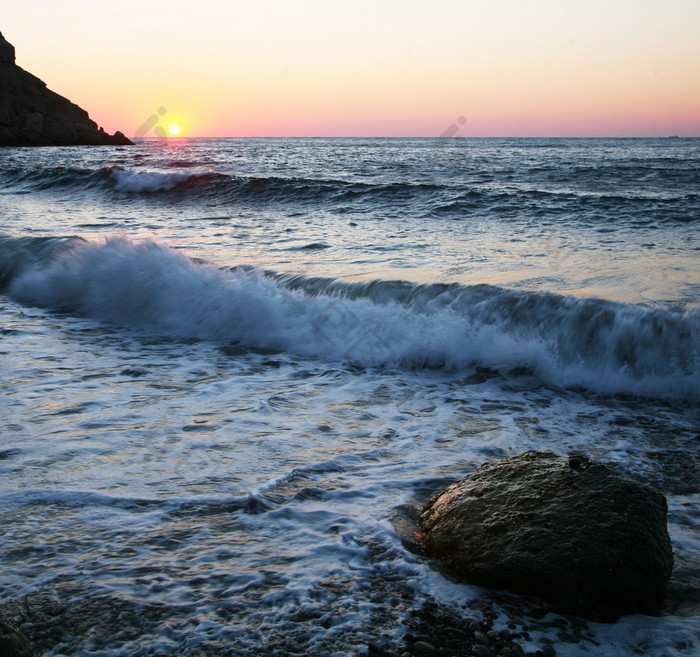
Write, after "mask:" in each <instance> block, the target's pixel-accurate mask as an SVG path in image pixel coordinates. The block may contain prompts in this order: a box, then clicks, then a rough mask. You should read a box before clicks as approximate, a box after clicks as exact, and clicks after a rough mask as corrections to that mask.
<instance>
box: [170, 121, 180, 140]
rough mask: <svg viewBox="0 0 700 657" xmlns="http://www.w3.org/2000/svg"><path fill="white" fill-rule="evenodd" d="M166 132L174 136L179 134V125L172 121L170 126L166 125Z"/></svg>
mask: <svg viewBox="0 0 700 657" xmlns="http://www.w3.org/2000/svg"><path fill="white" fill-rule="evenodd" d="M168 132H169V133H170V134H171V135H172V136H173V137H174V136H175V135H179V134H180V126H179V125H177V124H176V123H173V124H172V125H171V126H168Z"/></svg>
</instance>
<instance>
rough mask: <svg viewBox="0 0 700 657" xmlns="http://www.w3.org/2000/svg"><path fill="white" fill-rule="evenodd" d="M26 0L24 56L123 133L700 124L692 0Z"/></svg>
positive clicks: (430, 132)
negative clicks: (32, 1) (156, 123)
mask: <svg viewBox="0 0 700 657" xmlns="http://www.w3.org/2000/svg"><path fill="white" fill-rule="evenodd" d="M13 4H14V5H15V6H14V7H12V8H3V10H2V23H1V24H0V30H2V32H3V34H4V35H5V37H6V38H7V39H8V40H9V41H10V42H12V43H13V44H14V45H15V46H16V48H17V56H18V64H19V65H20V66H22V67H23V68H25V69H27V70H28V71H30V72H32V73H34V74H35V75H37V76H38V77H40V78H42V79H43V80H44V81H45V82H46V83H47V84H48V85H49V87H50V88H52V89H53V90H55V91H57V92H58V93H61V94H62V95H64V96H67V97H68V98H70V99H71V100H73V101H74V102H76V103H78V104H80V105H81V106H82V107H84V108H85V109H87V110H88V111H89V112H90V115H91V117H92V118H93V119H94V120H96V121H97V122H98V123H99V124H100V125H103V126H104V127H105V128H106V129H108V130H109V131H114V130H117V129H119V130H122V131H124V132H125V133H126V134H127V135H133V134H135V132H136V131H137V129H138V127H139V126H140V125H141V124H142V123H143V122H144V121H145V120H146V119H147V118H148V117H149V116H151V115H152V114H153V113H154V112H156V110H157V109H158V107H161V106H162V107H165V108H166V109H167V112H166V115H165V116H164V117H163V118H162V122H163V123H164V124H169V123H177V124H179V125H180V126H181V128H182V133H181V134H182V135H183V136H437V135H439V134H441V133H442V132H443V131H444V130H445V129H446V128H447V127H448V126H449V125H451V124H453V123H454V122H455V121H456V119H457V117H458V116H465V117H466V119H467V121H466V123H465V124H464V125H463V126H460V133H459V134H462V135H463V136H668V135H680V136H700V75H699V74H698V71H699V70H700V39H698V36H697V35H698V34H700V3H699V2H697V0H671V1H669V2H667V3H660V2H653V1H651V0H616V2H614V3H610V2H609V1H608V0H606V1H605V2H603V1H602V0H590V1H589V2H587V3H585V4H584V3H573V2H567V1H564V0H560V1H559V2H554V1H553V0H541V1H540V2H538V3H526V2H520V1H517V2H516V0H500V1H499V2H485V1H481V0H473V1H471V2H468V3H465V2H456V1H453V0H449V1H448V0H435V1H434V2H433V3H430V6H428V3H425V2H418V1H417V0H414V1H411V0H403V1H402V2H398V1H396V0H385V1H384V2H379V1H378V0H373V1H372V2H370V1H369V0H356V1H355V2H354V3H352V6H345V5H343V6H340V5H330V4H329V3H327V2H321V1H320V0H297V1H296V2H292V3H290V2H283V1H282V0H268V1H267V2H265V3H246V4H245V5H244V6H236V5H237V4H238V3H225V2H222V1H221V0H200V1H199V2H198V3H192V2H189V1H188V2H184V1H182V0H172V1H171V2H168V3H162V2H151V3H143V2H135V1H134V0H122V2H121V3H120V5H119V7H118V9H115V7H114V6H113V5H102V4H98V3H89V2H87V1H86V0H66V1H65V2H62V3H50V4H49V3H46V6H44V7H43V8H42V12H41V19H40V20H37V11H36V7H35V6H34V5H31V6H30V5H27V4H26V3H13ZM57 26H60V29H57Z"/></svg>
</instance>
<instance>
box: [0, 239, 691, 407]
mask: <svg viewBox="0 0 700 657" xmlns="http://www.w3.org/2000/svg"><path fill="white" fill-rule="evenodd" d="M0 282H3V283H4V284H5V286H6V287H7V292H8V293H9V294H10V295H11V296H12V297H13V298H14V299H16V300H18V301H20V302H23V303H27V304H35V305H37V306H41V307H45V308H51V309H61V310H64V311H70V312H75V313H79V314H82V315H85V316H89V317H91V318H95V319H97V320H101V321H105V322H110V323H113V324H116V325H119V326H122V327H125V328H128V329H131V330H136V331H140V332H145V333H148V334H149V335H159V336H169V337H178V338H198V339H205V340H216V341H226V342H234V343H236V344H238V345H241V346H242V347H246V348H250V349H275V350H281V351H285V352H289V353H293V354H298V355H303V356H309V357H316V358H321V359H330V360H341V361H350V362H352V363H355V364H357V365H360V366H364V367H407V368H434V369H443V370H446V371H454V372H459V371H460V370H464V369H466V368H469V367H472V366H475V365H481V366H486V367H489V368H492V369H495V370H498V371H500V372H502V373H509V372H510V373H513V371H514V370H516V371H517V372H519V373H521V374H522V373H523V372H526V373H527V374H528V375H530V376H535V377H537V378H539V379H540V380H542V381H544V382H546V383H548V384H552V385H558V386H562V387H571V386H578V387H584V388H587V389H589V390H593V391H596V392H601V393H626V394H638V395H645V396H651V397H660V398H683V399H689V400H697V399H698V398H700V310H698V309H693V310H688V311H685V312H680V311H673V310H670V309H666V308H658V307H648V306H641V305H630V304H623V303H617V302H612V301H607V300H603V299H595V298H577V297H571V296H562V295H558V294H551V293H542V292H521V291H514V290H508V289H503V288H499V287H494V286H491V285H473V286H463V285H458V284H432V285H420V284H415V283H408V282H401V281H386V280H376V281H369V282H360V283H357V282H354V283H349V282H346V281H342V280H338V279H332V278H312V277H306V276H292V275H285V274H276V273H274V272H264V271H261V270H259V269H255V268H250V267H243V268H238V267H234V268H231V269H219V268H216V267H214V266H211V265H208V264H206V263H202V262H198V261H194V260H192V259H190V258H188V257H186V256H184V255H182V254H181V253H179V252H176V251H174V250H172V249H170V248H168V247H167V246H165V245H163V244H160V243H157V242H154V241H151V240H144V241H132V240H130V239H129V238H127V237H126V236H116V237H112V238H109V239H107V240H105V241H102V242H87V241H84V240H82V239H80V238H13V237H2V238H0Z"/></svg>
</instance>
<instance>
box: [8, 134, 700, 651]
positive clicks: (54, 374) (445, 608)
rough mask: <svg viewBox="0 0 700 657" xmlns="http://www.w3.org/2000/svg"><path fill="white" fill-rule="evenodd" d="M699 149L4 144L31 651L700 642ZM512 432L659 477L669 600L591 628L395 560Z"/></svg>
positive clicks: (14, 519)
mask: <svg viewBox="0 0 700 657" xmlns="http://www.w3.org/2000/svg"><path fill="white" fill-rule="evenodd" d="M699 164H700V144H698V140H693V139H620V140H613V139H600V140H595V139H571V140H567V139H552V140H544V139H519V140H518V139H512V140H507V139H493V140H489V139H484V140H470V139H459V138H455V139H366V140H363V139H296V140H295V139H241V140H236V139H221V140H205V139H202V140H184V139H183V140H180V139H177V140H142V141H140V142H139V143H138V144H137V145H136V146H135V147H133V148H89V147H79V148H61V149H52V148H42V149H3V150H2V151H0V217H2V226H1V227H0V295H1V296H0V315H1V316H2V328H1V329H0V362H1V363H2V368H1V370H0V377H2V386H3V393H4V395H3V396H4V401H3V406H2V419H3V426H4V429H3V433H2V438H1V439H0V441H1V442H0V472H1V473H2V477H1V478H0V482H1V483H0V516H1V517H2V520H1V521H0V522H1V523H2V524H1V527H2V532H3V535H2V541H1V542H0V553H1V554H2V560H3V561H2V562H3V564H4V565H5V568H4V569H3V572H2V573H1V574H0V591H2V594H3V596H2V599H3V604H2V609H3V610H4V611H5V612H6V613H7V614H8V615H10V616H12V617H14V618H17V617H21V618H22V619H23V621H24V624H25V630H26V632H27V633H28V634H30V635H32V637H34V640H35V641H36V642H37V645H38V646H39V648H40V649H41V651H42V654H47V655H49V654H51V655H95V656H96V655H109V656H114V657H116V656H118V655H173V654H177V655H193V656H194V655H297V654H298V655H304V654H311V655H338V656H341V655H361V654H370V655H380V654H382V655H388V654H391V651H396V653H397V654H401V652H402V651H403V649H404V648H405V647H406V646H409V647H410V645H411V642H412V641H414V640H415V639H416V636H419V638H420V631H419V630H417V629H416V628H417V623H418V620H417V619H420V618H421V617H423V616H424V615H425V614H427V613H430V614H433V615H434V617H435V618H436V619H438V620H436V621H435V622H436V623H437V622H443V623H444V624H447V625H450V624H451V625H455V624H456V623H459V622H460V620H459V619H466V620H465V622H467V624H468V623H469V622H473V621H474V620H476V621H479V622H482V623H484V626H486V625H488V627H489V628H492V629H493V630H494V631H505V630H507V631H508V632H510V633H511V635H512V637H513V641H514V642H515V643H517V644H518V645H520V646H521V647H522V648H523V650H525V651H526V652H528V651H530V652H534V651H536V650H538V649H542V648H543V647H544V646H552V647H554V648H555V650H556V654H558V655H571V656H572V657H575V656H578V655H611V656H617V655H620V656H628V655H635V654H645V655H654V656H658V657H661V656H662V655H664V656H665V657H675V656H686V655H696V654H699V653H700V622H699V621H698V618H699V615H700V530H699V522H700V513H699V511H698V509H699V507H698V503H699V502H700V498H699V494H700V460H699V457H698V438H699V437H700V423H699V422H698V420H699V419H700V418H699V415H700V413H699V410H700V404H699V402H700V233H698V230H697V225H698V221H699V220H700V195H699V194H698V189H700V184H699V183H700V175H699V174H698V171H700V167H699V166H698V165H699ZM526 449H550V450H553V451H555V452H558V453H561V454H568V453H570V452H573V451H580V452H585V453H587V454H589V455H590V456H592V457H594V458H597V459H599V460H601V461H604V462H606V463H608V464H610V465H611V466H612V467H614V468H615V469H617V470H618V471H620V472H622V473H624V474H627V475H629V476H632V477H634V478H636V479H638V480H641V481H643V482H645V483H648V484H651V485H653V486H656V487H657V488H659V489H660V490H661V491H662V492H663V493H664V494H665V495H666V497H667V500H668V503H669V532H670V535H671V539H672V542H673V548H674V556H675V563H676V566H675V570H674V574H673V576H672V580H671V583H670V585H669V595H668V600H667V604H666V607H665V609H664V612H663V615H661V616H659V617H648V616H641V615H639V616H627V617H623V618H622V619H620V620H619V621H618V622H617V623H612V624H595V623H583V622H581V621H579V620H578V619H573V618H567V617H560V616H558V615H557V614H555V613H553V612H549V611H546V610H545V611H543V610H542V609H541V608H540V607H538V605H537V603H536V602H533V601H530V600H526V599H523V598H518V597H517V596H507V595H504V594H502V593H499V592H493V591H487V590H484V589H479V588H477V587H471V586H468V585H465V584H460V583H457V582H454V581H452V580H451V579H450V578H449V577H448V576H446V575H445V574H444V573H441V572H440V571H439V570H438V569H436V568H435V564H432V563H430V562H429V561H428V560H426V559H424V558H423V557H421V556H420V555H418V554H415V553H414V552H412V550H411V539H410V536H411V529H410V528H411V518H412V517H414V515H415V510H416V509H417V508H419V507H420V505H421V504H423V503H424V502H425V501H426V500H427V499H428V498H429V497H430V496H431V495H432V494H433V493H435V492H436V491H438V490H439V489H441V488H442V487H444V486H445V485H446V484H448V483H451V482H453V481H455V480H457V479H458V478H460V477H462V476H464V475H466V474H468V473H470V472H472V471H473V470H474V469H475V468H477V467H478V466H479V465H481V464H482V463H484V462H488V461H491V460H495V459H498V458H501V457H503V456H507V455H510V454H516V453H519V452H522V451H524V450H526ZM426 610H427V611H426ZM421 615H423V616H421ZM52 618H60V619H61V622H60V624H59V625H60V627H57V623H56V622H55V621H52V620H51V619H52ZM439 619H442V620H439ZM448 621H449V622H448ZM417 633H418V634H417ZM423 638H425V637H423ZM428 638H429V637H428Z"/></svg>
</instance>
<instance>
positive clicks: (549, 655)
mask: <svg viewBox="0 0 700 657" xmlns="http://www.w3.org/2000/svg"><path fill="white" fill-rule="evenodd" d="M542 652H543V653H544V655H545V657H557V651H556V650H555V649H554V646H550V645H546V646H542Z"/></svg>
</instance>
